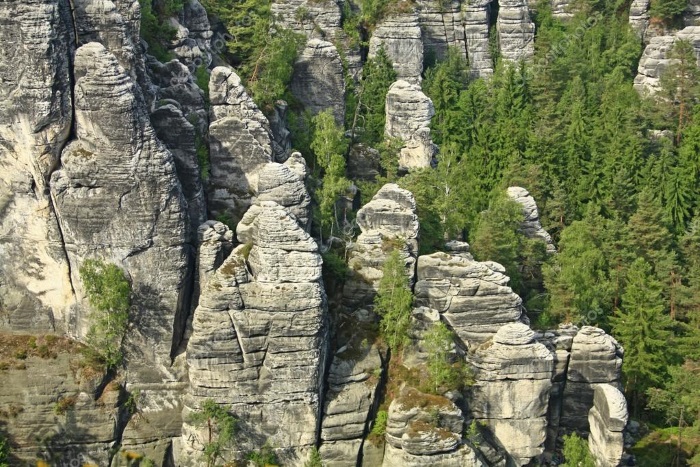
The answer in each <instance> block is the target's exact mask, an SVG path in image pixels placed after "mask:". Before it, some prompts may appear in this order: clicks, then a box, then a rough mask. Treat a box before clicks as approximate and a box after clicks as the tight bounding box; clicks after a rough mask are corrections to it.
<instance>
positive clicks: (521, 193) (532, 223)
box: [508, 186, 557, 253]
mask: <svg viewBox="0 0 700 467" xmlns="http://www.w3.org/2000/svg"><path fill="white" fill-rule="evenodd" d="M508 196H509V197H510V198H511V199H512V200H513V201H515V202H517V203H520V205H521V206H522V207H523V216H524V217H525V219H524V220H523V222H522V224H521V226H520V230H521V231H522V232H523V234H524V235H525V236H526V237H528V238H536V239H539V240H542V241H543V242H544V243H545V244H546V245H547V253H555V252H556V251H557V249H556V247H555V246H554V243H553V242H552V237H551V235H549V233H547V231H546V230H544V229H543V228H542V224H540V213H539V210H538V209H537V203H536V202H535V198H533V197H532V196H531V195H530V193H529V192H528V191H527V190H526V189H525V188H521V187H519V186H512V187H509V188H508Z"/></svg>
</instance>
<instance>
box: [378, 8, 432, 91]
mask: <svg viewBox="0 0 700 467" xmlns="http://www.w3.org/2000/svg"><path fill="white" fill-rule="evenodd" d="M382 47H383V48H384V51H385V52H386V54H387V56H388V57H389V60H390V61H391V63H392V64H393V66H394V71H396V78H397V79H399V80H405V81H409V82H411V83H414V84H418V83H420V81H421V73H422V72H423V41H422V39H421V29H420V25H419V21H418V14H417V13H415V12H411V13H405V14H395V15H389V16H387V17H386V18H385V19H384V20H382V21H381V22H380V23H379V24H378V25H377V27H376V29H375V30H374V32H373V33H372V37H371V38H370V40H369V57H370V58H372V57H374V56H375V55H376V54H377V52H378V51H379V49H380V48H382Z"/></svg>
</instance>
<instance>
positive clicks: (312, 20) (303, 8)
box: [270, 0, 342, 41]
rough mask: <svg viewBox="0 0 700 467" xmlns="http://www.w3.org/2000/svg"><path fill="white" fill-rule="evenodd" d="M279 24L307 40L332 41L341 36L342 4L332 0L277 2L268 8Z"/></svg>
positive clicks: (280, 0)
mask: <svg viewBox="0 0 700 467" xmlns="http://www.w3.org/2000/svg"><path fill="white" fill-rule="evenodd" d="M270 9H271V11H272V16H273V17H274V18H278V20H279V24H280V25H281V26H282V27H284V28H287V29H291V30H293V31H295V32H298V33H300V34H304V35H306V37H308V38H309V39H323V40H331V41H332V40H333V39H334V38H336V37H340V36H341V35H342V28H341V16H342V3H341V2H336V1H334V0H321V1H318V0H278V1H274V2H272V5H271V7H270Z"/></svg>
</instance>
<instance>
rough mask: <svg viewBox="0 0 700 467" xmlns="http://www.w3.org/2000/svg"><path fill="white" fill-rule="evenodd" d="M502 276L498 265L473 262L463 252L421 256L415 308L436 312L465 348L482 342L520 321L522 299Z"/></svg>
mask: <svg viewBox="0 0 700 467" xmlns="http://www.w3.org/2000/svg"><path fill="white" fill-rule="evenodd" d="M504 273H505V269H504V268H503V267H502V266H501V265H500V264H498V263H494V262H491V261H488V262H479V261H475V260H474V259H473V258H472V256H471V255H470V254H469V253H467V252H462V253H453V254H447V253H442V252H439V253H433V254H431V255H424V256H421V257H419V258H418V267H417V282H416V286H415V292H414V293H415V306H424V307H427V308H431V309H434V310H437V311H438V312H439V313H440V314H441V315H442V317H443V318H444V319H445V320H446V321H447V323H448V324H449V325H450V327H451V328H452V329H453V330H454V331H455V333H456V334H457V336H458V337H459V338H460V339H461V340H462V342H464V343H465V344H466V345H468V346H472V345H476V344H479V343H482V342H485V341H487V340H488V339H490V338H491V337H492V336H493V335H494V334H495V333H496V332H497V331H498V330H499V329H500V328H501V326H503V325H504V324H508V323H515V322H519V321H520V320H522V319H523V318H524V315H523V308H522V299H521V298H520V297H519V296H518V295H517V294H516V293H514V292H513V290H512V289H511V288H510V287H508V281H509V280H510V279H509V277H508V276H506V275H505V274H504Z"/></svg>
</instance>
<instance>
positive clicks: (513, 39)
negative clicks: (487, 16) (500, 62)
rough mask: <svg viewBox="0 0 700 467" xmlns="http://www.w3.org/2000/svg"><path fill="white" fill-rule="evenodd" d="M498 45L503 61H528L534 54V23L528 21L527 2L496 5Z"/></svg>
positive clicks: (517, 0)
mask: <svg viewBox="0 0 700 467" xmlns="http://www.w3.org/2000/svg"><path fill="white" fill-rule="evenodd" d="M496 30H497V31H498V45H499V49H500V53H501V56H502V57H503V59H504V60H507V61H511V62H519V61H522V60H525V61H527V60H530V59H531V58H532V57H533V55H534V54H535V23H533V22H532V20H531V19H530V12H529V7H528V1H527V0H501V1H500V2H499V3H498V18H497V20H496Z"/></svg>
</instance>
